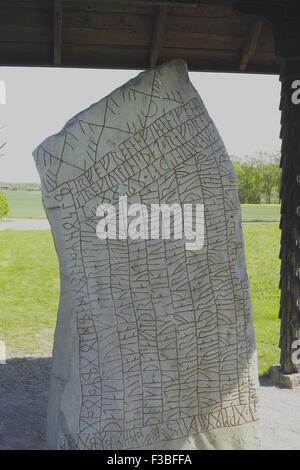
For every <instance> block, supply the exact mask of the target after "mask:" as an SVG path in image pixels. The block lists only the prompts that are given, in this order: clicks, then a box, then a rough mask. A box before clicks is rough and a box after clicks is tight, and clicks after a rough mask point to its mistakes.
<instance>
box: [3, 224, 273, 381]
mask: <svg viewBox="0 0 300 470" xmlns="http://www.w3.org/2000/svg"><path fill="white" fill-rule="evenodd" d="M243 229H244V239H245V250H246V258H247V269H248V275H249V281H250V288H251V298H252V306H253V312H254V323H255V332H256V340H257V349H258V362H259V372H260V374H265V373H267V372H268V369H269V367H270V365H272V364H278V362H279V348H278V340H279V326H280V323H279V320H278V309H279V289H278V282H279V260H278V253H279V235H280V232H279V229H278V224H272V225H263V226H262V225H248V226H244V228H243ZM58 298H59V274H58V262H57V258H56V254H55V251H54V246H53V241H52V236H51V234H50V231H32V232H29V231H24V232H17V231H11V230H5V231H2V232H0V299H1V301H0V312H1V316H0V337H2V336H4V337H5V338H6V339H5V341H6V345H7V350H8V353H9V355H10V356H19V357H22V356H24V355H49V354H51V349H52V341H53V331H54V327H55V323H56V313H57V307H58Z"/></svg>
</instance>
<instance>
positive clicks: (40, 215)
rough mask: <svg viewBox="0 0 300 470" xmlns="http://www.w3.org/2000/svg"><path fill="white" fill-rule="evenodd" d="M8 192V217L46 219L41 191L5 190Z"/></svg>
mask: <svg viewBox="0 0 300 470" xmlns="http://www.w3.org/2000/svg"><path fill="white" fill-rule="evenodd" d="M3 192H4V193H5V194H6V197H7V201H8V205H9V213H8V216H7V217H12V218H16V219H17V218H18V219H19V218H21V219H45V218H46V214H45V211H44V207H43V204H42V197H41V191H3Z"/></svg>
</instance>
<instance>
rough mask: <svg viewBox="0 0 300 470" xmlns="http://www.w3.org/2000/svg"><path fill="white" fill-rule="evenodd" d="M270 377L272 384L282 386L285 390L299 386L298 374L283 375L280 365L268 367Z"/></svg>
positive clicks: (299, 376) (299, 378)
mask: <svg viewBox="0 0 300 470" xmlns="http://www.w3.org/2000/svg"><path fill="white" fill-rule="evenodd" d="M270 377H271V379H272V380H273V382H274V383H276V384H280V385H283V386H284V387H287V388H296V387H299V386H300V373H294V374H285V373H284V372H283V371H282V369H281V366H280V365H277V366H271V367H270Z"/></svg>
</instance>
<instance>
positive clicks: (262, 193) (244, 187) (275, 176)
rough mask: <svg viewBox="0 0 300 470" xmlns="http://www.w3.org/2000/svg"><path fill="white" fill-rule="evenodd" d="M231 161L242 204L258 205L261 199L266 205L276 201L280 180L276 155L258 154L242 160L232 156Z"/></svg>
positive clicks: (278, 158) (278, 161) (278, 157)
mask: <svg viewBox="0 0 300 470" xmlns="http://www.w3.org/2000/svg"><path fill="white" fill-rule="evenodd" d="M231 160H232V163H233V166H234V169H235V173H236V176H237V179H238V190H239V198H240V202H241V203H242V204H245V203H246V204H247V203H248V204H259V203H260V202H261V201H262V198H264V199H265V200H266V202H267V203H268V204H271V202H272V200H276V202H277V201H278V199H279V191H280V178H281V170H280V168H279V163H280V156H279V154H278V153H275V154H270V153H268V152H258V153H257V154H256V156H255V157H250V156H248V155H246V156H245V157H243V158H242V159H241V158H239V157H237V156H234V155H233V156H231Z"/></svg>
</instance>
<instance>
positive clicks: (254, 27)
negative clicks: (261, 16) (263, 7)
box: [240, 20, 263, 70]
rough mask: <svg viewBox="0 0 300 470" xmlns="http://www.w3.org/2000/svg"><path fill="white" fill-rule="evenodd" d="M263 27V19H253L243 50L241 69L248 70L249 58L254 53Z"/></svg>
mask: <svg viewBox="0 0 300 470" xmlns="http://www.w3.org/2000/svg"><path fill="white" fill-rule="evenodd" d="M262 27H263V21H262V20H253V21H252V22H251V27H250V29H249V33H248V36H247V39H246V43H245V46H244V50H243V55H242V59H241V62H240V70H246V68H247V65H248V62H249V60H250V59H251V57H252V56H253V55H254V53H255V51H256V47H257V43H258V39H259V36H260V33H261V30H262Z"/></svg>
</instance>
